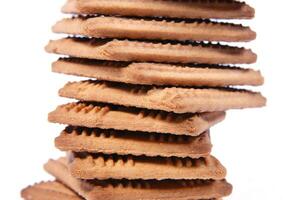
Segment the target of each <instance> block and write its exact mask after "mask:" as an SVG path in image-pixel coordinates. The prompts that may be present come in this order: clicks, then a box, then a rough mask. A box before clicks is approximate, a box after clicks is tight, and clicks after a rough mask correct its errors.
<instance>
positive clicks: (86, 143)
mask: <svg viewBox="0 0 301 200" xmlns="http://www.w3.org/2000/svg"><path fill="white" fill-rule="evenodd" d="M55 144H56V147H57V148H58V149H60V150H62V151H74V152H91V153H104V154H118V155H129V154H130V155H135V156H141V155H146V156H151V157H152V156H162V157H171V156H176V157H183V158H184V157H191V158H200V157H204V156H208V155H209V153H210V152H211V147H212V145H211V142H210V136H209V132H208V131H206V132H205V133H202V134H201V135H199V136H196V137H190V136H176V135H171V134H159V133H145V132H129V131H116V130H101V129H89V128H84V127H71V126H69V127H67V128H66V129H65V130H64V131H62V132H61V134H60V136H58V137H57V138H56V139H55Z"/></svg>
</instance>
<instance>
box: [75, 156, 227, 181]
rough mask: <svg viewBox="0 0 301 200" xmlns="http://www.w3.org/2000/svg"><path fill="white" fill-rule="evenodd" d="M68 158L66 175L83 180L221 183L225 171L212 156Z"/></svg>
mask: <svg viewBox="0 0 301 200" xmlns="http://www.w3.org/2000/svg"><path fill="white" fill-rule="evenodd" d="M69 157H70V158H69V162H70V163H69V170H70V173H71V174H72V175H73V176H74V177H75V178H79V179H86V180H93V179H98V180H106V179H111V178H112V179H128V180H136V179H142V180H150V179H156V180H164V179H172V180H181V179H186V180H187V179H189V180H192V179H204V180H208V179H213V180H222V179H224V178H225V177H226V169H225V167H224V166H222V164H221V163H220V162H219V161H218V160H217V159H216V158H215V157H213V156H207V157H204V158H203V157H202V158H198V159H192V158H177V157H168V158H163V157H146V156H131V155H126V156H121V155H117V154H113V155H105V154H88V153H72V154H71V155H70V156H69Z"/></svg>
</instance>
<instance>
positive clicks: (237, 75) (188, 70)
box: [52, 58, 263, 87]
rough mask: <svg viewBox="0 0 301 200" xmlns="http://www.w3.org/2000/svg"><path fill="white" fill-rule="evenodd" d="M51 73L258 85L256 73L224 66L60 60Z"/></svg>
mask: <svg viewBox="0 0 301 200" xmlns="http://www.w3.org/2000/svg"><path fill="white" fill-rule="evenodd" d="M52 71H53V72H57V73H64V74H69V75H76V76H83V77H89V78H96V79H99V80H106V81H115V82H123V83H131V84H143V85H173V86H197V87H198V86H213V87H215V86H230V85H254V86H257V85H262V84H263V77H262V75H261V73H260V72H259V71H255V70H252V69H243V68H237V67H235V68H234V67H227V66H212V65H172V64H159V63H127V62H113V61H97V60H87V59H76V58H64V59H63V58H61V59H59V60H58V61H56V62H54V63H53V65H52Z"/></svg>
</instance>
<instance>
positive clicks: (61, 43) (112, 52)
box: [45, 38, 257, 64]
mask: <svg viewBox="0 0 301 200" xmlns="http://www.w3.org/2000/svg"><path fill="white" fill-rule="evenodd" d="M45 50H46V51H47V52H49V53H56V54H63V55H68V56H74V57H79V58H89V59H97V60H112V61H142V62H143V61H150V62H170V63H208V64H241V63H245V64H250V63H254V62H255V61H256V59H257V56H256V54H255V53H253V52H252V51H251V50H249V49H244V48H237V47H230V46H225V45H219V44H210V43H209V44H207V43H193V44H191V43H189V42H185V43H184V44H182V43H174V42H164V43H162V42H142V41H130V40H117V39H112V40H110V39H88V38H63V39H58V40H51V41H50V42H49V43H48V45H47V46H46V47H45Z"/></svg>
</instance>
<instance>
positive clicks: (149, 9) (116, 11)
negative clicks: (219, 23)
mask: <svg viewBox="0 0 301 200" xmlns="http://www.w3.org/2000/svg"><path fill="white" fill-rule="evenodd" d="M62 11H63V12H65V13H75V14H105V15H125V16H164V17H172V18H206V19H209V18H215V19H250V18H253V17H254V13H255V11H254V9H253V8H252V7H250V6H249V5H247V4H245V3H244V2H238V1H232V0H230V1H224V0H214V1H212V0H193V1H192V0H189V1H182V0H167V1H166V0H148V1H141V0H122V1H120V0H68V2H67V3H66V4H65V6H64V7H63V8H62Z"/></svg>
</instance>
